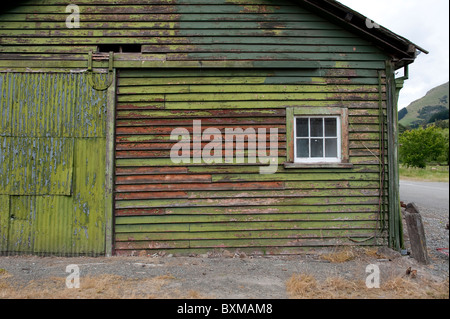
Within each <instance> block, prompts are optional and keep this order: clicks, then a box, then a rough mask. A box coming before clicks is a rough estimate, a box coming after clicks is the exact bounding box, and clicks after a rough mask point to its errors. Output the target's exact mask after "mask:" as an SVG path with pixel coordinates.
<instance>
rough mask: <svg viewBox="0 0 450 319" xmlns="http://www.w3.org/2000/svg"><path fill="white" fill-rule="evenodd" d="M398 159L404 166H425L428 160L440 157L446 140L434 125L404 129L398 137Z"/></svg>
mask: <svg viewBox="0 0 450 319" xmlns="http://www.w3.org/2000/svg"><path fill="white" fill-rule="evenodd" d="M399 142H400V160H401V162H402V163H404V164H406V166H408V167H410V166H412V167H419V168H425V167H426V166H427V163H428V162H430V161H436V160H438V158H439V157H441V156H442V155H443V154H444V152H445V148H446V140H445V137H444V136H443V134H441V132H440V130H439V129H438V128H436V127H435V126H430V127H428V128H426V129H424V128H418V129H416V130H411V131H405V132H403V133H402V134H401V135H400V137H399Z"/></svg>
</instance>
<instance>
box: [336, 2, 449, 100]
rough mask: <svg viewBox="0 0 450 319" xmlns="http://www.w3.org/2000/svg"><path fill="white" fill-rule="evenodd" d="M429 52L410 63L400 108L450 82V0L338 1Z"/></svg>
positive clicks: (401, 95)
mask: <svg viewBox="0 0 450 319" xmlns="http://www.w3.org/2000/svg"><path fill="white" fill-rule="evenodd" d="M338 1H339V2H341V3H342V4H344V5H346V6H347V7H350V8H352V9H353V10H356V11H358V12H359V13H361V14H363V15H365V16H367V17H368V18H370V19H371V20H373V21H374V22H376V23H377V24H380V25H382V26H383V27H385V28H387V29H389V30H391V31H393V32H395V33H397V34H398V35H401V36H402V37H405V38H406V39H408V40H410V41H412V42H413V43H415V44H416V45H418V46H420V47H422V48H423V49H425V50H427V51H429V52H430V53H429V54H428V55H426V54H424V53H422V54H420V55H419V56H418V57H417V59H416V61H415V62H414V63H413V64H412V65H410V66H409V80H407V81H405V85H404V87H403V89H402V91H401V92H400V99H399V109H402V108H404V107H407V106H408V105H409V104H410V103H411V102H413V101H415V100H417V99H420V98H421V97H423V96H424V95H425V94H426V93H427V92H428V91H429V90H430V89H432V88H434V87H436V86H438V85H441V84H444V83H446V82H448V81H449V52H450V49H449V2H450V1H449V0H427V1H424V0H338Z"/></svg>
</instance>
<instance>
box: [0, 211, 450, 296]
mask: <svg viewBox="0 0 450 319" xmlns="http://www.w3.org/2000/svg"><path fill="white" fill-rule="evenodd" d="M419 208H420V211H421V215H422V218H423V220H424V224H425V228H426V229H425V230H426V236H427V244H428V249H429V256H430V259H431V264H430V265H420V264H418V263H417V262H416V261H415V260H414V259H413V258H411V257H410V256H401V255H400V254H399V253H397V252H393V251H391V250H389V249H381V250H379V251H378V252H377V253H376V254H374V253H373V252H374V250H373V249H372V253H370V254H369V253H367V251H364V250H355V251H354V258H350V260H348V261H345V262H334V261H331V262H330V261H329V260H325V259H324V258H323V257H324V256H330V254H333V253H336V251H332V250H325V249H323V250H316V251H308V252H307V253H303V254H301V255H296V256H284V257H283V256H278V257H256V256H254V257H253V256H246V255H245V254H240V255H239V254H233V253H230V252H228V251H221V252H220V253H216V254H209V255H201V256H194V257H173V256H171V255H167V256H148V257H110V258H106V257H97V258H92V257H70V258H67V257H38V256H0V298H10V297H13V298H41V297H44V298H45V297H48V294H47V295H46V294H45V293H44V292H45V287H44V286H38V287H40V288H39V289H41V291H42V294H41V295H39V293H37V294H33V293H32V292H30V294H27V293H26V290H27V289H30V288H29V287H31V286H32V287H34V289H35V290H36V282H41V283H42V282H45V281H46V280H47V282H49V281H51V280H53V282H54V284H55V282H56V285H59V286H58V287H59V288H58V289H60V290H65V291H67V290H70V289H67V288H66V287H65V278H66V277H67V276H68V273H67V272H66V267H67V265H70V264H75V265H78V267H79V269H80V281H81V288H83V285H84V283H85V282H86V281H87V279H86V278H92V277H93V278H99V277H101V276H105V275H106V276H108V275H111V276H120V278H124V279H125V280H128V281H131V282H133V283H134V285H135V286H139V285H140V284H141V286H142V287H141V288H142V289H141V290H146V292H147V293H151V296H152V297H153V298H177V299H179V298H195V299H197V298H211V299H212V298H214V299H230V298H231V299H286V298H289V297H290V296H289V294H288V292H287V289H286V283H287V281H288V280H289V279H290V278H292V276H293V275H296V274H308V275H312V276H314V278H316V279H317V280H326V279H327V278H336V277H339V278H344V279H346V280H353V281H354V280H359V281H365V279H366V277H367V276H368V274H367V273H366V266H367V265H369V264H376V265H378V266H379V268H380V279H381V282H382V283H383V282H387V281H388V280H389V279H391V278H396V277H405V270H407V269H408V268H409V267H411V268H412V269H415V270H417V274H418V278H420V279H421V280H422V279H423V280H425V281H427V282H429V281H433V282H445V281H447V285H448V276H449V259H448V256H446V255H445V254H443V253H440V252H438V251H437V250H436V249H437V248H448V245H449V231H448V230H446V228H445V225H446V224H447V223H448V210H441V211H438V210H435V209H433V210H430V209H426V208H423V207H419ZM404 229H405V231H406V226H405V228H404ZM406 245H407V247H408V246H409V242H408V238H407V236H406ZM375 251H376V250H375ZM55 278H56V279H57V280H56V279H55ZM114 278H117V277H114ZM55 280H56V281H55ZM58 280H59V281H58ZM148 280H154V281H151V282H150V281H148ZM155 280H156V281H155ZM146 282H147V284H148V285H147V286H145V288H143V287H144V283H146ZM33 284H34V286H33ZM30 285H31V286H30ZM12 287H14V289H15V290H11V289H12ZM7 289H10V290H7ZM39 289H37V290H36V291H38V292H39ZM105 289H106V288H104V287H103V288H97V293H102V292H104V291H105ZM2 290H3V295H2ZM82 290H83V289H80V290H79V291H82ZM10 291H13V292H14V294H12V293H11V292H10ZM30 291H31V290H30ZM54 291H56V290H54ZM52 293H54V292H52ZM138 295H139V292H137V293H134V294H132V295H131V298H132V297H133V296H138ZM147 295H148V294H147ZM50 296H53V295H50ZM54 297H56V298H58V297H62V298H66V297H67V298H80V296H76V295H73V294H72V295H65V294H62V295H61V294H55V295H54ZM97 297H100V295H98V296H95V295H94V296H92V295H83V296H81V298H97ZM114 297H121V296H114ZM406 297H407V296H406ZM447 298H448V290H447Z"/></svg>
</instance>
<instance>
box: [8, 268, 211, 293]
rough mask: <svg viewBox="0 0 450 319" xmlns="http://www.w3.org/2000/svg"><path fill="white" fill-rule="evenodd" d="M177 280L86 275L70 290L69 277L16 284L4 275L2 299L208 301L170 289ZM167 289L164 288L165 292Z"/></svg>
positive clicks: (163, 277)
mask: <svg viewBox="0 0 450 319" xmlns="http://www.w3.org/2000/svg"><path fill="white" fill-rule="evenodd" d="M174 280H176V278H175V277H174V276H172V275H171V274H167V275H163V276H158V277H153V278H146V279H129V278H128V279H127V278H124V277H121V276H117V275H100V276H94V277H92V276H86V277H82V278H81V280H80V288H75V289H68V288H67V287H66V280H65V278H59V277H51V278H47V279H45V280H37V281H31V282H29V283H27V284H26V285H22V286H21V285H17V284H15V285H13V284H11V283H10V282H9V281H8V280H7V276H3V275H2V276H0V299H156V298H157V299H165V298H179V299H200V298H207V297H205V296H202V295H201V294H200V293H199V292H197V291H195V290H190V291H188V292H183V291H179V290H178V289H172V288H170V287H167V285H168V284H170V283H171V282H172V281H174ZM163 288H164V289H163Z"/></svg>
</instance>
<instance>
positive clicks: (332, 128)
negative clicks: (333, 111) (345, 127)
mask: <svg viewBox="0 0 450 319" xmlns="http://www.w3.org/2000/svg"><path fill="white" fill-rule="evenodd" d="M325 136H327V137H337V120H336V119H335V118H332V119H330V118H328V119H325Z"/></svg>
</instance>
